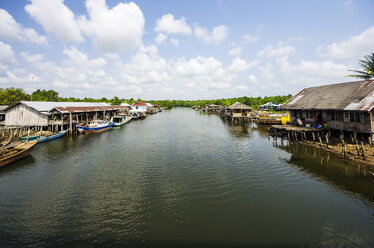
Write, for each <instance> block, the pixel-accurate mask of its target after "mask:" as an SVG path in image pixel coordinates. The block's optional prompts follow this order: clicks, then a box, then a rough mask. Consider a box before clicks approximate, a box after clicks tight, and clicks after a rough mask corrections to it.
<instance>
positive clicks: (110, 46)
mask: <svg viewBox="0 0 374 248" xmlns="http://www.w3.org/2000/svg"><path fill="white" fill-rule="evenodd" d="M86 8H87V12H88V14H89V16H90V19H89V20H87V19H86V17H81V19H80V21H79V24H80V26H81V28H82V30H83V32H84V33H85V34H87V35H88V36H90V37H92V42H93V44H94V46H95V47H96V48H98V49H99V50H101V51H104V52H119V51H126V52H128V51H133V50H135V49H136V48H138V47H140V46H141V45H142V37H143V33H144V23H145V19H144V16H143V13H142V11H141V10H140V8H139V6H138V5H136V4H135V3H133V2H130V3H119V4H117V5H116V6H115V7H113V8H112V9H108V7H107V5H106V3H105V0H87V1H86Z"/></svg>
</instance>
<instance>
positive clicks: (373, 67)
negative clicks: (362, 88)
mask: <svg viewBox="0 0 374 248" xmlns="http://www.w3.org/2000/svg"><path fill="white" fill-rule="evenodd" d="M364 58H365V59H362V60H360V66H361V67H362V68H363V70H362V71H359V70H349V71H353V72H356V73H358V74H356V75H347V77H355V78H362V79H365V80H369V79H372V78H374V53H371V55H368V56H365V57H364Z"/></svg>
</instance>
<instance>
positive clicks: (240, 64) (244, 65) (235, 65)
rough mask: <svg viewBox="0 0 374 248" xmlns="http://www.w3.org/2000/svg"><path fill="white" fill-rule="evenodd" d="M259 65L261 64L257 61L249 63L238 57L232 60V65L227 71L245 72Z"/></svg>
mask: <svg viewBox="0 0 374 248" xmlns="http://www.w3.org/2000/svg"><path fill="white" fill-rule="evenodd" d="M258 63H259V62H258V61H256V60H255V61H252V62H250V63H248V62H246V61H245V60H242V59H241V58H239V57H236V58H234V59H233V60H232V62H231V65H230V66H229V67H228V68H227V69H228V70H229V71H232V72H243V71H246V70H248V69H250V68H252V67H255V66H257V65H258Z"/></svg>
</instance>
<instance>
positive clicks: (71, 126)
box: [69, 113, 73, 135]
mask: <svg viewBox="0 0 374 248" xmlns="http://www.w3.org/2000/svg"><path fill="white" fill-rule="evenodd" d="M69 128H70V130H69V133H70V135H71V134H73V117H72V115H71V113H70V125H69Z"/></svg>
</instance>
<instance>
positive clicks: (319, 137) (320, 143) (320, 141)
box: [318, 135, 322, 150]
mask: <svg viewBox="0 0 374 248" xmlns="http://www.w3.org/2000/svg"><path fill="white" fill-rule="evenodd" d="M318 139H319V145H320V146H321V150H322V139H321V136H319V135H318Z"/></svg>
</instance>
